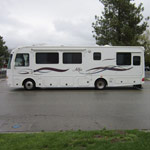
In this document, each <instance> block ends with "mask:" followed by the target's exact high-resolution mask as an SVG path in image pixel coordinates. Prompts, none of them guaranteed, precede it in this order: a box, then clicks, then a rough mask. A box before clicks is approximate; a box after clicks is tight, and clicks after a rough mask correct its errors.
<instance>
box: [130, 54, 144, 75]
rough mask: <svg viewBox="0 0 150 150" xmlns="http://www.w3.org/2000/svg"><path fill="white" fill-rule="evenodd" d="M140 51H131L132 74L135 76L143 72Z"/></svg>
mask: <svg viewBox="0 0 150 150" xmlns="http://www.w3.org/2000/svg"><path fill="white" fill-rule="evenodd" d="M142 59H143V58H142V55H141V53H132V63H133V74H134V75H135V76H139V75H142V73H143V60H142Z"/></svg>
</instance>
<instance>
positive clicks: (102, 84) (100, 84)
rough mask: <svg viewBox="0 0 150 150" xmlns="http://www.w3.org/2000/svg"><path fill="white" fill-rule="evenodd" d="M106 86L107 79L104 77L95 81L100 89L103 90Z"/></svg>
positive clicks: (96, 86)
mask: <svg viewBox="0 0 150 150" xmlns="http://www.w3.org/2000/svg"><path fill="white" fill-rule="evenodd" d="M105 87H106V81H105V80H104V79H98V80H97V81H96V82H95V88H96V89H98V90H103V89H105Z"/></svg>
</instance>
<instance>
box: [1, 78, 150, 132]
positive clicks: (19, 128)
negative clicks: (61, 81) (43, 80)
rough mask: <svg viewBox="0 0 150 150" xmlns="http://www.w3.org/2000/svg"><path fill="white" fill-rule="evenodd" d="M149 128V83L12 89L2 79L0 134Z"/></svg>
mask: <svg viewBox="0 0 150 150" xmlns="http://www.w3.org/2000/svg"><path fill="white" fill-rule="evenodd" d="M103 128H106V129H150V81H146V82H145V84H144V86H143V89H142V90H136V89H133V88H132V87H126V88H107V89H106V90H103V91H98V90H95V89H36V90H34V91H25V90H24V89H13V88H9V87H8V86H7V84H6V80H4V79H3V80H0V132H40V131H59V130H79V129H80V130H100V129H103Z"/></svg>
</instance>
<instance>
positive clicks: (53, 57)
mask: <svg viewBox="0 0 150 150" xmlns="http://www.w3.org/2000/svg"><path fill="white" fill-rule="evenodd" d="M36 63H37V64H58V63H59V55H58V53H36Z"/></svg>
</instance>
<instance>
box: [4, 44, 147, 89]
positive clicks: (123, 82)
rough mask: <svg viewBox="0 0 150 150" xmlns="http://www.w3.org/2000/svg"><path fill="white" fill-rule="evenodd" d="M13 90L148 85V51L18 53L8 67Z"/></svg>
mask: <svg viewBox="0 0 150 150" xmlns="http://www.w3.org/2000/svg"><path fill="white" fill-rule="evenodd" d="M7 76H8V84H9V85H10V86H11V87H16V88H20V87H24V88H25V89H27V90H31V89H34V88H35V87H96V88H97V89H104V88H105V87H106V86H107V87H116V86H137V87H141V85H142V84H143V83H144V76H145V70H144V48H143V47H128V46H100V47H65V46H60V47H50V46H29V47H21V48H17V49H14V50H13V51H12V52H11V56H10V61H9V63H8V70H7Z"/></svg>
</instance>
